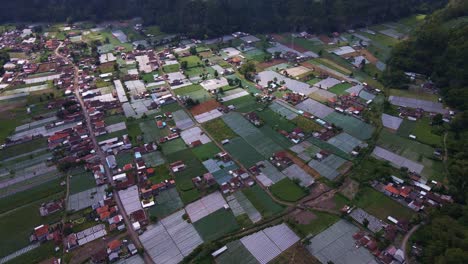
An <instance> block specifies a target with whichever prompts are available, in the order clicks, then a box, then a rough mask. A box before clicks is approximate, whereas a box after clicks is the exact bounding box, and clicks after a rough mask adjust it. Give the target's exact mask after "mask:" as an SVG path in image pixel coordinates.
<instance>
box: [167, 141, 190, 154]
mask: <svg viewBox="0 0 468 264" xmlns="http://www.w3.org/2000/svg"><path fill="white" fill-rule="evenodd" d="M161 147H162V152H163V153H164V155H170V154H172V153H174V152H178V151H181V150H184V149H186V148H187V147H186V146H185V142H184V141H183V140H182V139H180V138H178V139H174V140H171V141H169V142H166V143H164V144H162V145H161Z"/></svg>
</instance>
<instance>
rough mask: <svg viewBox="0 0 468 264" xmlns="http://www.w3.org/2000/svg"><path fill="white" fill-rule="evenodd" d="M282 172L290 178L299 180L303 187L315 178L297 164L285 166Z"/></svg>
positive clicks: (307, 185) (310, 183)
mask: <svg viewBox="0 0 468 264" xmlns="http://www.w3.org/2000/svg"><path fill="white" fill-rule="evenodd" d="M282 173H283V174H284V175H286V176H287V177H288V178H289V179H291V180H299V184H300V185H301V186H304V187H309V186H310V185H312V184H314V182H315V179H314V178H313V177H312V176H310V175H309V174H308V173H307V172H306V171H304V170H303V169H302V168H301V167H299V165H297V164H293V165H291V166H289V167H287V168H286V169H284V170H283V171H282Z"/></svg>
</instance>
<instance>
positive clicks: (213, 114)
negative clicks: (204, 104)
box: [194, 109, 223, 124]
mask: <svg viewBox="0 0 468 264" xmlns="http://www.w3.org/2000/svg"><path fill="white" fill-rule="evenodd" d="M222 115H223V113H221V112H220V111H218V109H214V110H211V111H208V112H205V113H203V114H199V115H196V116H194V118H195V120H197V122H198V123H200V124H202V123H206V122H208V121H211V120H213V119H216V118H218V117H220V116H222Z"/></svg>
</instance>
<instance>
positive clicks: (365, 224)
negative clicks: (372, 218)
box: [362, 218, 369, 228]
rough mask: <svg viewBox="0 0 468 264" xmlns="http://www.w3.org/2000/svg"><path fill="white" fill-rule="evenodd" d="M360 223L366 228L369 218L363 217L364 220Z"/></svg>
mask: <svg viewBox="0 0 468 264" xmlns="http://www.w3.org/2000/svg"><path fill="white" fill-rule="evenodd" d="M362 225H363V226H364V227H365V228H367V227H368V226H369V220H367V218H364V220H362Z"/></svg>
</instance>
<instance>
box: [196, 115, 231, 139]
mask: <svg viewBox="0 0 468 264" xmlns="http://www.w3.org/2000/svg"><path fill="white" fill-rule="evenodd" d="M203 128H205V129H206V130H207V132H208V133H209V134H210V135H211V136H212V137H213V138H214V139H215V140H216V141H218V142H220V141H222V140H224V139H232V138H234V137H236V136H237V135H236V133H234V131H232V129H231V128H230V127H229V126H228V125H227V124H226V123H224V121H223V119H221V118H216V119H213V120H210V121H208V122H206V123H204V124H203Z"/></svg>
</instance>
